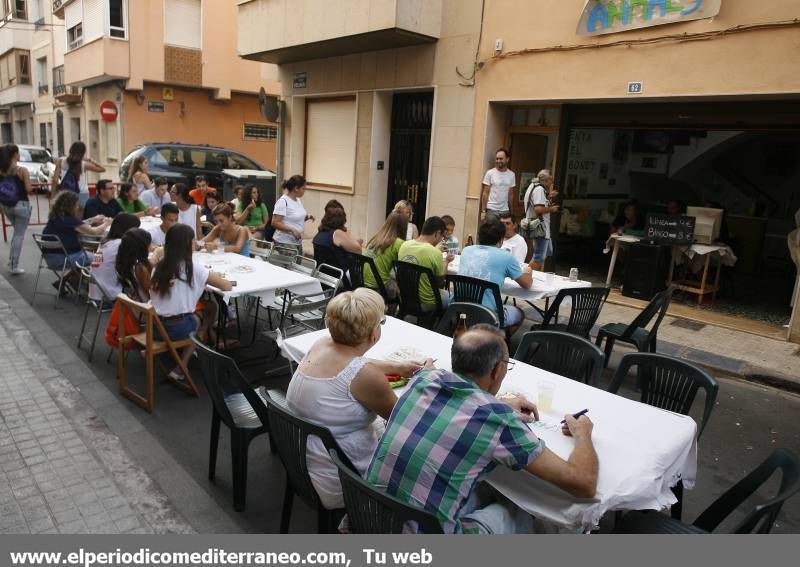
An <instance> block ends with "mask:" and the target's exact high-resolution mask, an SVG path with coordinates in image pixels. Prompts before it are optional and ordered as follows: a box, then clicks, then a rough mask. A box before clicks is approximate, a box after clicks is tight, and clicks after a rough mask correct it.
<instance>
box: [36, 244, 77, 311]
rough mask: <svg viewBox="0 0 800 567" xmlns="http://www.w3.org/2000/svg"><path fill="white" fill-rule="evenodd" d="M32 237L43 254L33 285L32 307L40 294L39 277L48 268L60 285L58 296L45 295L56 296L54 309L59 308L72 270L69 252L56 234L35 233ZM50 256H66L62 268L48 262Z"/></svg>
mask: <svg viewBox="0 0 800 567" xmlns="http://www.w3.org/2000/svg"><path fill="white" fill-rule="evenodd" d="M31 236H33V241H34V242H35V243H36V247H37V248H39V252H41V256H40V257H39V267H38V269H37V270H36V280H35V281H34V284H33V297H32V298H31V305H33V303H34V302H35V301H36V294H37V293H39V291H38V290H39V276H40V275H41V273H42V268H47V269H48V270H50V271H51V272H53V274H55V276H56V277H57V278H58V280H59V283H58V292H57V293H56V294H51V293H45V294H44V295H54V296H55V300H54V301H53V308H58V298H59V297H61V294H62V293H63V291H64V286H65V285H66V282H65V281H64V278H65V277H66V276H67V274H69V272H70V271H71V270H72V265H71V262H70V259H69V254H67V250H66V248H64V244H63V243H62V242H61V239H60V238H59V237H58V236H56V235H55V234H39V233H34V234H32V235H31ZM48 254H62V255H63V256H64V261H63V262H62V265H61V267H59V268H53V267H52V266H51V265H50V263H49V262H48V261H47V255H48Z"/></svg>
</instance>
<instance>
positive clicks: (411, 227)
mask: <svg viewBox="0 0 800 567" xmlns="http://www.w3.org/2000/svg"><path fill="white" fill-rule="evenodd" d="M392 212H393V213H400V214H401V215H403V216H404V217H405V219H406V222H408V228H407V229H406V234H405V239H406V240H413V239H415V238H416V237H418V236H419V229H418V228H417V225H415V224H414V223H413V222H411V220H412V219H413V218H414V205H412V204H411V201H406V200H405V199H403V200H402V201H397V203H395V206H394V209H392Z"/></svg>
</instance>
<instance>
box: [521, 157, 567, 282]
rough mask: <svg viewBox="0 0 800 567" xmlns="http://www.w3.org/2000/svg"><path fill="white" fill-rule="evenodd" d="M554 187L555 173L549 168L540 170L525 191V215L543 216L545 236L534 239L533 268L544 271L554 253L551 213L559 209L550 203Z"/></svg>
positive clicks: (529, 216)
mask: <svg viewBox="0 0 800 567" xmlns="http://www.w3.org/2000/svg"><path fill="white" fill-rule="evenodd" d="M552 187H553V175H552V174H551V173H550V170H549V169H543V170H541V171H540V172H539V174H538V175H537V176H536V179H534V180H533V181H532V182H531V184H530V187H528V189H527V190H526V191H525V199H524V203H525V216H526V217H527V218H528V219H534V218H537V217H538V218H541V219H542V222H543V223H544V237H542V238H534V239H533V259H532V260H531V264H530V266H531V268H532V269H533V270H535V271H539V272H541V271H543V270H544V263H545V260H547V258H549V257H550V256H552V255H553V243H552V242H551V240H550V213H557V212H558V211H559V206H558V205H550V198H549V196H548V195H549V193H550V189H551V188H552Z"/></svg>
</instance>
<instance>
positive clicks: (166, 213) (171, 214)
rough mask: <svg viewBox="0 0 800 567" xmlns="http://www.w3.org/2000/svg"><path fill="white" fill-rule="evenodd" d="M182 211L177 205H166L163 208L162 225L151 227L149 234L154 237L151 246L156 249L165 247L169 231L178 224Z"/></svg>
mask: <svg viewBox="0 0 800 567" xmlns="http://www.w3.org/2000/svg"><path fill="white" fill-rule="evenodd" d="M179 214H180V210H179V209H178V205H176V204H175V203H166V204H164V206H163V207H161V224H159V225H157V226H153V227H150V228H149V229H148V232H149V233H150V236H151V237H152V241H151V244H152V245H153V246H156V247H161V246H164V239H165V238H166V237H167V231H168V230H169V229H170V227H172V225H174V224H176V223H177V222H178V215H179Z"/></svg>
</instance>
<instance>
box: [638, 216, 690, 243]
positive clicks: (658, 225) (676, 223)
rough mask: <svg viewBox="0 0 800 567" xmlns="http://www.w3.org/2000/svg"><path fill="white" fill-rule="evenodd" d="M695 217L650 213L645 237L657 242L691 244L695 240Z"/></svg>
mask: <svg viewBox="0 0 800 567" xmlns="http://www.w3.org/2000/svg"><path fill="white" fill-rule="evenodd" d="M694 223H695V217H687V216H686V215H672V216H670V215H659V214H648V215H647V224H646V225H645V229H644V233H645V239H647V240H650V241H652V242H655V243H656V244H675V245H679V246H690V245H691V244H692V243H693V242H694Z"/></svg>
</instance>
